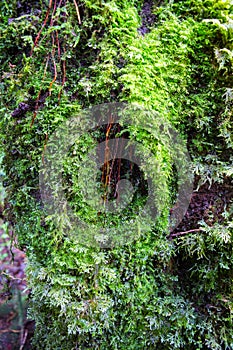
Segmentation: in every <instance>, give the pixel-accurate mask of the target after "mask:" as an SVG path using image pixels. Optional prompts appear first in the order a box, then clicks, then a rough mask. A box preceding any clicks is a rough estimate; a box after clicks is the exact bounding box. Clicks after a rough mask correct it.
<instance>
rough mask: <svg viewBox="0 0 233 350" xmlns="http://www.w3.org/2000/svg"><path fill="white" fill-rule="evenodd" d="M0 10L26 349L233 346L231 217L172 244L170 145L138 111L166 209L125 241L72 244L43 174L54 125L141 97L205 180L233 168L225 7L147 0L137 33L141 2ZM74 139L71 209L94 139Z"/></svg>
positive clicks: (69, 166)
mask: <svg viewBox="0 0 233 350" xmlns="http://www.w3.org/2000/svg"><path fill="white" fill-rule="evenodd" d="M23 3H24V2H23ZM24 5H25V4H24ZM53 5H54V3H53ZM1 6H2V9H3V11H2V18H3V20H2V23H1V25H0V26H1V31H2V40H1V43H0V49H1V57H2V62H1V76H2V78H3V82H2V83H1V85H0V86H1V91H2V93H3V98H2V100H1V112H2V114H3V118H2V120H1V130H3V131H1V135H0V137H1V141H2V144H3V149H4V154H5V157H4V167H5V173H6V176H5V185H6V191H7V203H8V204H7V208H6V210H5V212H6V215H7V217H8V220H9V221H10V222H11V223H12V225H13V226H14V230H15V233H16V234H17V236H18V240H19V244H20V246H21V247H26V248H27V255H28V265H27V278H28V285H29V287H30V288H32V300H31V308H30V314H29V315H30V316H31V317H32V318H34V319H35V320H36V333H35V338H34V347H35V348H36V349H46V350H49V349H53V350H54V349H62V350H65V349H67V350H71V349H75V348H79V349H104V348H106V349H190V350H193V349H213V350H217V349H223V348H224V349H230V348H232V347H233V344H232V324H231V321H232V319H231V317H232V259H231V256H232V225H231V220H232V218H231V216H230V214H229V212H226V218H225V221H224V222H223V223H222V224H219V225H216V226H213V227H204V228H203V234H202V233H200V234H198V235H194V236H184V237H183V238H182V239H181V240H179V241H178V244H174V243H173V242H171V241H169V240H167V235H168V233H169V232H168V212H169V206H170V205H171V203H172V201H173V199H174V197H175V193H176V190H175V187H176V185H177V184H176V183H174V177H175V174H174V172H173V167H172V165H173V161H172V157H171V154H172V145H166V147H165V146H164V145H163V144H162V142H161V139H160V138H157V139H156V138H154V137H152V135H151V133H149V132H146V131H145V130H142V128H141V127H140V125H141V124H142V123H143V120H142V119H141V120H140V114H138V113H135V116H134V119H133V121H134V123H133V124H132V125H131V126H128V127H127V132H128V133H129V134H130V136H131V140H133V141H137V142H138V143H141V144H142V145H143V146H144V147H145V148H146V149H147V150H148V152H149V151H150V152H152V154H154V156H155V159H156V161H157V162H158V164H159V166H160V168H161V173H160V177H158V179H157V185H158V186H157V187H158V193H160V194H161V198H163V201H161V203H163V204H162V205H161V211H160V215H159V216H158V217H157V218H156V220H155V221H154V223H153V226H152V227H151V226H150V227H149V228H148V230H147V231H146V232H145V231H144V233H143V234H139V235H138V236H137V237H138V238H137V239H136V240H135V241H134V242H133V243H132V242H131V243H129V244H126V245H123V246H119V247H115V248H113V249H109V248H100V247H99V248H98V247H86V246H85V245H82V244H80V243H77V240H75V239H74V238H72V237H70V236H69V235H67V234H66V216H65V214H64V213H63V214H61V215H60V216H59V215H58V216H57V217H56V220H54V219H53V218H52V217H51V216H48V215H47V214H46V211H45V209H44V208H43V205H42V202H41V198H40V193H39V179H38V177H39V169H40V165H41V161H42V158H43V155H44V152H45V149H46V143H47V140H48V138H49V136H50V135H52V133H53V131H54V130H56V128H57V127H58V125H60V124H61V123H62V122H63V121H65V120H68V119H69V118H70V116H72V115H75V114H77V113H78V112H79V111H80V110H81V109H82V108H83V107H89V106H93V105H98V104H100V103H107V102H118V101H123V102H128V103H137V104H138V105H139V106H141V108H144V109H146V110H148V111H150V114H149V115H150V116H151V117H150V118H151V123H152V125H156V118H155V116H156V115H160V116H162V117H163V119H164V121H166V122H167V121H170V123H172V125H173V126H174V127H176V128H177V130H178V131H179V132H180V134H181V135H182V138H183V139H184V140H186V139H187V137H188V141H189V144H188V147H189V150H190V153H191V157H192V160H193V168H196V169H198V171H199V172H200V174H201V176H202V177H203V181H204V180H205V177H206V176H209V173H208V171H207V170H208V169H209V168H211V169H214V171H213V180H216V179H221V178H224V177H226V176H229V177H230V176H232V170H231V169H232V159H231V154H232V126H231V124H232V114H231V110H232V96H231V95H232V89H231V85H232V57H231V50H232V28H231V21H232V8H231V7H232V5H231V2H230V1H220V0H219V1H216V0H215V1H214V0H213V1H199V0H195V1H194V0H193V1H182V2H180V1H179V2H178V1H172V2H171V1H169V2H168V1H164V2H163V3H162V5H161V6H160V7H159V6H157V5H156V4H155V5H154V8H153V11H154V13H155V14H156V19H157V20H156V23H155V24H154V25H153V27H152V28H151V31H150V32H149V33H147V34H146V35H144V36H142V35H141V34H139V32H138V28H139V27H140V21H141V20H140V16H139V12H140V9H141V8H142V1H123V0H122V1H108V2H103V1H82V2H80V3H79V4H78V6H79V12H80V13H79V14H80V17H81V23H79V18H78V15H77V12H76V8H75V4H74V2H72V1H65V2H63V5H62V6H61V7H60V8H59V7H57V8H54V9H55V12H54V16H53V19H52V18H51V11H52V9H51V11H50V15H49V20H48V21H47V23H46V24H45V25H44V26H43V23H44V19H45V16H46V11H47V9H46V8H45V6H44V5H42V4H39V3H35V4H34V5H32V8H31V12H30V11H29V12H30V13H28V14H27V15H26V16H24V15H22V14H20V13H19V10H17V3H16V2H15V1H10V3H9V5H8V4H7V3H6V2H3V5H1ZM38 11H39V12H38ZM10 18H13V20H10V21H8V19H10ZM51 20H52V22H51ZM203 20H204V21H203ZM41 28H42V30H41ZM40 30H41V32H40ZM38 33H40V35H39V36H38ZM35 42H36V43H37V44H36V45H34V44H33V43H35ZM20 103H21V105H20ZM141 118H142V115H141ZM216 140H219V142H217V141H216ZM75 147H76V148H75ZM75 147H74V148H75V152H74V153H75V155H74V156H70V158H69V157H68V159H67V160H66V161H65V165H64V167H65V171H66V172H67V183H66V184H65V186H66V188H68V189H70V182H69V181H71V184H72V186H71V193H70V199H71V201H73V204H75V202H76V201H77V198H78V200H79V201H80V202H81V199H80V198H81V196H80V188H79V183H78V181H79V180H78V176H77V174H76V173H75V171H76V170H75V169H76V167H75V164H76V163H75V162H77V163H78V161H79V162H80V158H81V160H82V159H83V158H82V156H85V153H86V152H87V150H88V148H89V147H90V138H88V137H83V138H80V140H79V144H78V145H76V146H75ZM210 155H212V156H213V157H210ZM207 168H208V169H207ZM207 173H208V175H207ZM70 174H71V175H70ZM69 175H70V176H71V177H69ZM175 182H176V181H175ZM80 202H79V203H80ZM84 209H85V210H86V211H85V210H84V212H83V215H84V217H85V216H86V219H87V218H90V217H91V216H90V214H91V215H92V213H91V210H90V209H88V208H87V207H85V208H84ZM227 213H228V214H227ZM227 215H228V216H227ZM93 217H94V215H93V216H92V217H91V218H92V221H93ZM117 225H118V227H121V226H120V225H122V221H121V219H120V220H119V221H118V222H117ZM137 229H138V231H140V230H141V229H142V228H141V227H140V226H139V227H138V228H137ZM220 233H221V234H220ZM184 257H185V258H184ZM179 258H180V259H183V258H184V259H183V261H185V263H184V264H185V267H184V269H183V270H182V273H183V274H184V275H183V276H182V278H181V277H180V273H181V272H180V270H179V269H180V267H179V266H178V264H177V263H176V262H177V261H178V260H179Z"/></svg>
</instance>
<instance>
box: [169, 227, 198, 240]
mask: <svg viewBox="0 0 233 350" xmlns="http://www.w3.org/2000/svg"><path fill="white" fill-rule="evenodd" d="M199 231H204V229H203V228H201V227H200V228H194V229H192V230H188V231H182V232H177V233H172V234H170V235H169V236H168V237H169V238H172V237H179V236H184V235H187V234H188V233H192V232H199Z"/></svg>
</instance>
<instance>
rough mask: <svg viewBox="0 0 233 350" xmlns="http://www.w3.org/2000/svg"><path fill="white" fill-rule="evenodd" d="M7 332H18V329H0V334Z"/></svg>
mask: <svg viewBox="0 0 233 350" xmlns="http://www.w3.org/2000/svg"><path fill="white" fill-rule="evenodd" d="M9 332H13V333H20V330H17V329H3V330H1V331H0V334H2V333H9Z"/></svg>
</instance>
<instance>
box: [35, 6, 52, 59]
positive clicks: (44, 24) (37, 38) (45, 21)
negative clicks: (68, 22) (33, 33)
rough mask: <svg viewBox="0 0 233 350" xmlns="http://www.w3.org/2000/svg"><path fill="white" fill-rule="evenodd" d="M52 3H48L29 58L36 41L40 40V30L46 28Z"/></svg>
mask: <svg viewBox="0 0 233 350" xmlns="http://www.w3.org/2000/svg"><path fill="white" fill-rule="evenodd" d="M52 3H53V0H50V1H49V7H48V10H47V12H46V15H45V20H44V23H43V24H42V27H41V29H40V30H39V33H38V34H37V37H36V39H35V42H34V45H33V47H32V50H31V53H30V56H32V54H33V51H34V48H35V47H36V46H37V43H38V41H39V39H40V35H41V32H42V30H43V29H44V27H45V26H46V23H47V21H48V18H49V13H50V10H51V7H52Z"/></svg>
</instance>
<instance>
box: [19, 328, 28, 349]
mask: <svg viewBox="0 0 233 350" xmlns="http://www.w3.org/2000/svg"><path fill="white" fill-rule="evenodd" d="M27 336H28V329H25V332H24V336H23V340H22V343H21V345H20V348H19V350H23V348H24V345H25V343H26V340H27Z"/></svg>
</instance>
